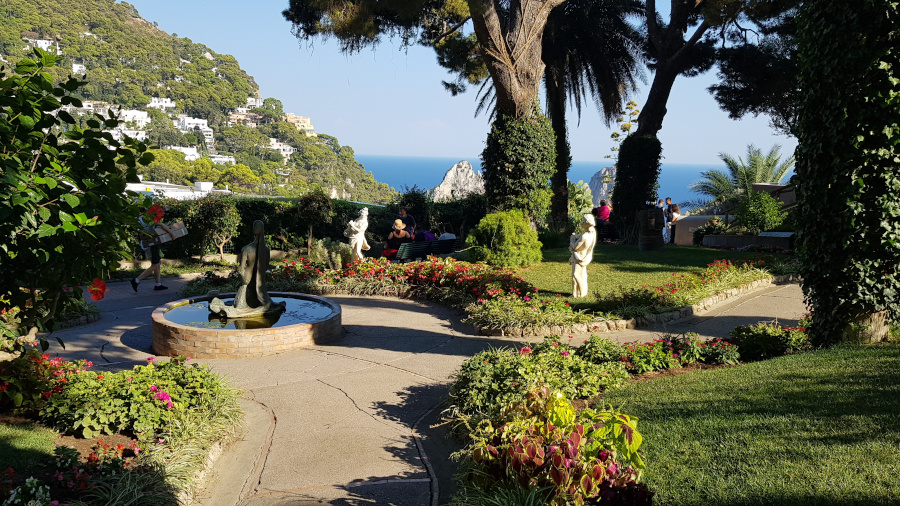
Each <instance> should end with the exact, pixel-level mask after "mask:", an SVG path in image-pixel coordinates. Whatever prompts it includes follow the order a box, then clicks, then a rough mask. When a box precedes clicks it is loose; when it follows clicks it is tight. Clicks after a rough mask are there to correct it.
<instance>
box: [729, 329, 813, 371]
mask: <svg viewBox="0 0 900 506" xmlns="http://www.w3.org/2000/svg"><path fill="white" fill-rule="evenodd" d="M728 336H729V338H730V339H729V341H731V342H732V343H733V344H736V345H737V347H738V353H740V354H741V360H743V361H745V362H751V361H754V360H764V359H767V358H773V357H780V356H781V355H789V354H791V353H797V352H801V351H806V350H808V349H810V348H812V346H811V345H810V343H809V336H808V335H807V334H806V329H805V328H802V327H782V326H781V325H778V324H776V323H757V324H756V325H743V326H740V327H737V328H736V329H734V330H732V331H731V332H730V333H729V334H728Z"/></svg>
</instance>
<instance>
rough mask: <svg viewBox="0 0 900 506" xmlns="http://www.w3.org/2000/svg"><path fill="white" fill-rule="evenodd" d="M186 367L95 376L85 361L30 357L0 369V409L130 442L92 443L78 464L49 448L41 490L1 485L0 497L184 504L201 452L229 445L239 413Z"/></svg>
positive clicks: (233, 402)
mask: <svg viewBox="0 0 900 506" xmlns="http://www.w3.org/2000/svg"><path fill="white" fill-rule="evenodd" d="M187 360H189V359H185V358H184V357H179V358H177V359H172V360H170V361H166V362H159V361H156V360H155V359H153V357H151V358H150V359H149V360H148V363H147V365H145V366H135V368H134V369H131V370H125V371H120V372H115V373H113V372H101V373H97V372H93V371H90V370H88V369H89V368H90V367H91V366H92V365H93V364H91V363H90V362H87V361H78V362H67V361H64V360H61V359H59V358H54V359H51V358H50V357H49V356H48V355H41V354H39V353H38V352H37V351H36V350H29V351H27V352H26V353H25V355H23V356H22V357H20V358H17V359H15V360H13V361H9V362H3V363H0V385H2V389H0V410H5V411H8V412H12V413H16V414H19V415H24V416H29V417H32V418H35V419H37V420H40V421H41V423H43V424H46V425H48V426H50V427H52V428H54V429H55V430H57V431H60V432H61V433H63V434H75V435H78V436H79V437H85V438H93V437H96V436H98V435H100V434H111V435H115V436H114V437H116V438H118V439H121V435H126V436H128V437H129V438H131V439H129V440H131V441H132V444H130V445H128V446H127V447H126V445H116V446H110V445H109V444H104V443H103V442H102V440H100V441H98V442H97V443H96V444H95V447H94V450H93V452H92V453H91V454H90V455H88V456H87V460H86V461H82V460H81V459H80V457H79V456H78V452H77V451H75V450H71V449H66V448H63V447H58V448H57V450H56V474H55V475H54V478H53V479H51V480H50V483H48V484H42V483H39V482H34V481H31V482H29V483H26V484H24V485H20V486H18V487H13V486H11V483H7V484H6V486H5V488H4V487H3V486H0V499H4V500H6V499H8V498H9V497H12V496H14V497H16V498H17V499H18V498H25V497H28V498H30V499H27V500H25V502H23V504H24V503H27V501H28V500H33V499H40V500H41V501H43V502H41V504H47V503H50V497H51V495H52V497H54V498H57V499H59V498H62V499H66V500H69V499H75V500H79V501H84V502H87V503H100V504H114V503H117V502H116V501H117V499H116V497H119V498H121V497H125V495H127V496H132V497H141V496H143V497H145V500H144V501H143V502H140V503H141V504H174V503H177V502H179V501H181V500H183V499H185V498H187V497H189V495H190V493H191V490H192V488H193V486H194V484H195V482H196V480H197V473H198V472H199V471H201V470H202V469H204V467H205V465H206V459H207V455H208V453H209V449H210V448H211V447H212V446H213V444H214V443H216V442H220V441H227V440H228V439H229V438H231V437H233V434H234V431H235V429H236V426H237V424H239V422H240V418H241V416H242V414H241V411H240V408H239V406H238V403H237V399H238V392H237V391H236V390H235V389H233V388H231V387H230V386H228V385H227V384H226V383H224V382H223V381H222V380H221V379H220V378H219V377H218V376H217V375H215V374H213V373H211V372H209V370H208V369H207V368H206V366H200V365H197V364H194V365H188V364H187ZM73 452H74V453H73ZM47 485H50V486H47ZM121 494H125V495H121ZM4 504H5V503H4ZM16 504H18V503H16ZM135 504H137V503H135Z"/></svg>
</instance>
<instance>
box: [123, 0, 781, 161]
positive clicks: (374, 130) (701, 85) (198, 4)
mask: <svg viewBox="0 0 900 506" xmlns="http://www.w3.org/2000/svg"><path fill="white" fill-rule="evenodd" d="M130 3H131V4H132V5H134V6H135V7H136V8H137V10H138V11H139V12H140V14H141V16H142V17H143V18H144V19H146V20H148V21H151V22H152V21H156V22H158V23H159V28H160V29H162V30H165V31H166V32H168V33H175V34H178V36H179V37H187V38H190V39H191V40H193V41H194V42H198V43H202V44H205V45H207V46H209V47H210V48H211V49H213V50H214V51H216V52H217V53H222V54H231V55H234V56H235V57H236V58H237V60H238V62H239V63H240V65H241V67H242V68H243V69H244V70H245V71H247V73H248V74H250V75H252V76H253V77H254V78H255V80H256V82H257V84H259V87H260V92H261V94H262V96H263V98H268V97H274V98H277V99H279V100H281V101H282V103H283V104H284V110H285V111H286V112H293V113H295V114H299V115H301V116H309V117H310V118H311V119H312V123H313V125H314V127H315V129H316V131H318V132H321V133H326V134H329V135H333V136H335V137H337V138H338V140H339V141H340V142H341V144H344V145H349V146H351V147H352V148H353V149H354V150H355V151H356V153H358V154H366V155H390V156H434V157H452V158H458V159H467V158H468V159H475V158H477V157H478V155H479V154H480V153H481V151H482V150H483V149H484V142H485V139H486V137H487V133H488V131H489V130H490V123H489V119H488V116H487V115H485V114H482V115H480V116H478V117H475V107H476V92H477V87H470V90H469V91H468V92H467V93H465V94H462V95H458V96H456V97H454V96H451V95H450V93H449V92H447V91H445V90H444V88H443V86H442V85H441V81H442V80H452V76H450V75H448V74H447V73H446V72H445V71H444V69H442V68H441V67H440V66H439V65H438V64H437V60H436V57H435V55H434V52H433V51H432V50H431V49H429V48H425V47H418V46H416V47H410V48H403V47H401V45H400V43H399V42H398V41H394V40H390V39H387V38H386V39H384V40H383V41H382V42H381V43H380V44H379V45H378V46H376V47H375V49H374V50H373V49H364V50H363V51H362V52H360V53H358V54H353V55H345V54H342V53H341V52H340V50H339V48H338V46H337V44H336V43H335V42H334V41H333V40H330V41H329V40H322V39H315V40H313V41H311V42H305V41H299V40H298V39H297V38H295V37H294V36H293V35H292V34H291V25H290V23H289V22H287V21H286V20H285V19H284V17H283V16H282V15H281V11H282V10H284V9H285V8H287V5H288V2H287V0H255V1H254V2H252V3H251V2H246V1H239V0H217V1H211V0H178V1H176V0H131V1H130ZM651 77H652V76H651V75H650V74H649V72H648V73H647V75H646V78H647V84H646V85H644V86H642V89H641V90H640V91H639V92H638V93H637V94H636V95H635V96H634V97H633V98H634V100H636V101H637V102H638V104H642V103H643V102H644V100H645V97H646V92H647V90H649V87H650V78H651ZM715 82H716V77H715V72H714V71H711V72H709V73H707V74H705V75H702V76H698V77H694V78H685V77H679V78H678V79H677V80H676V81H675V86H674V88H673V89H672V94H671V96H670V98H669V103H668V113H667V115H666V118H665V121H664V123H663V129H662V131H660V133H659V137H660V140H661V141H662V145H663V157H664V159H663V162H664V163H680V164H719V163H721V162H720V160H719V153H727V154H729V155H732V156H735V157H737V156H741V157H744V155H745V153H746V151H747V145H748V144H755V145H756V146H757V147H759V148H762V149H763V151H768V149H769V148H770V147H772V146H773V145H774V144H779V145H781V146H782V153H788V154H789V153H792V152H793V150H794V148H795V147H796V145H797V143H796V139H793V138H790V137H785V136H782V135H777V134H776V133H775V132H774V131H773V130H772V129H771V128H770V127H769V122H768V119H767V118H765V117H762V116H760V117H758V118H752V117H746V118H744V119H742V120H738V121H736V120H732V119H729V118H728V115H727V113H725V112H723V111H722V110H720V109H719V108H718V106H717V105H716V103H715V101H714V100H713V98H712V96H711V95H710V94H709V92H707V91H706V88H707V87H708V86H710V85H711V84H714V83H715ZM568 117H569V120H570V126H569V142H570V144H571V146H572V157H573V159H575V160H577V161H602V160H603V159H604V158H605V156H606V155H608V154H609V153H610V148H611V147H613V142H612V141H611V140H610V133H611V132H612V129H611V128H615V127H616V126H615V125H613V126H612V127H608V126H606V125H605V124H604V123H603V122H602V121H601V120H600V115H599V114H598V112H597V110H596V108H594V106H593V105H590V104H589V105H588V106H587V107H585V108H583V109H582V114H581V121H580V124H579V123H577V117H576V115H575V113H574V111H572V112H570V113H569V114H568ZM785 156H786V155H785Z"/></svg>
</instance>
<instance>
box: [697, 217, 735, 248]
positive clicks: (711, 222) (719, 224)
mask: <svg viewBox="0 0 900 506" xmlns="http://www.w3.org/2000/svg"><path fill="white" fill-rule="evenodd" d="M727 232H728V224H727V223H725V222H724V221H722V219H721V218H719V217H718V216H713V217H712V218H710V219H708V220H706V223H704V224H703V225H701V226H699V227H697V230H694V240H693V242H694V246H700V245H701V244H703V238H704V237H705V236H707V235H721V234H725V233H727Z"/></svg>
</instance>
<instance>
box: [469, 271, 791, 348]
mask: <svg viewBox="0 0 900 506" xmlns="http://www.w3.org/2000/svg"><path fill="white" fill-rule="evenodd" d="M799 281H800V277H799V276H796V275H787V276H771V277H769V278H766V279H759V280H756V281H753V282H751V283H748V284H746V285H741V286H738V287H735V288H730V289H728V290H725V291H723V292H721V293H719V294H716V295H713V296H711V297H707V298H705V299H702V300H701V301H699V302H698V303H696V304H693V305H691V306H685V307H683V308H681V309H676V310H673V311H668V312H665V313H655V314H648V315H645V316H640V317H638V318H631V319H628V320H605V321H599V322H591V323H582V324H576V325H555V326H549V327H512V328H505V329H496V328H485V327H478V326H476V327H475V332H476V333H478V334H479V335H482V336H492V337H545V336H554V335H556V336H561V335H563V334H584V333H587V332H598V333H599V332H617V331H621V330H630V329H636V328H640V327H647V326H650V325H653V324H654V323H669V322H674V321H678V320H683V319H685V318H690V317H691V316H697V315H701V314H703V313H706V312H708V311H709V310H711V309H712V308H713V307H714V306H716V305H718V304H720V303H722V302H725V301H727V300H728V299H731V298H734V297H739V296H741V295H746V294H748V293H750V292H753V291H756V290H760V289H762V288H768V287H770V286H774V285H779V284H786V283H797V282H799Z"/></svg>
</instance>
